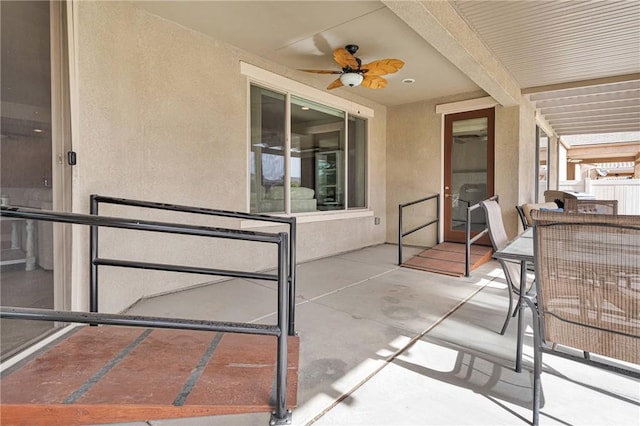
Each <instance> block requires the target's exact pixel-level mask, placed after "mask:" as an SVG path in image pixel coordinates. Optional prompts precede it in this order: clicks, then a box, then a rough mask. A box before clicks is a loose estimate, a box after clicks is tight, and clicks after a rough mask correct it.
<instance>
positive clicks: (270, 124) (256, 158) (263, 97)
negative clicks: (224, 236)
mask: <svg viewBox="0 0 640 426" xmlns="http://www.w3.org/2000/svg"><path fill="white" fill-rule="evenodd" d="M285 113H286V109H285V96H284V95H283V94H281V93H276V92H273V91H271V90H267V89H263V88H261V87H258V86H251V158H250V167H251V212H252V213H267V212H284V196H285V194H284V181H285V170H284V164H285V162H284V160H285V158H284V155H285V151H284V149H285Z"/></svg>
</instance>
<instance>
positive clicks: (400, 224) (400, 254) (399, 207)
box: [398, 204, 402, 265]
mask: <svg viewBox="0 0 640 426" xmlns="http://www.w3.org/2000/svg"><path fill="white" fill-rule="evenodd" d="M398 265H402V204H400V205H399V206H398Z"/></svg>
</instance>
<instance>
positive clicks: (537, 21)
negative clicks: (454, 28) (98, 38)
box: [136, 0, 640, 135]
mask: <svg viewBox="0 0 640 426" xmlns="http://www.w3.org/2000/svg"><path fill="white" fill-rule="evenodd" d="M386 3H387V4H389V3H390V2H388V1H387V2H386ZM391 3H393V2H391ZM402 3H404V4H409V3H413V5H414V6H415V7H418V8H423V7H425V4H427V3H428V2H423V1H419V0H413V1H409V2H402ZM136 4H137V5H138V6H139V7H141V8H143V9H145V10H147V11H149V12H151V13H154V14H156V15H159V16H161V17H164V18H166V19H168V20H172V21H175V22H177V23H179V24H181V25H183V26H186V27H189V28H192V29H194V30H196V31H199V32H202V33H204V34H207V35H209V36H211V37H214V38H216V39H219V40H222V41H225V42H228V43H230V44H232V45H235V46H237V47H239V48H241V49H244V50H247V51H249V52H252V53H254V54H256V55H259V56H262V57H264V58H266V59H268V60H271V61H273V62H276V63H279V64H282V65H285V66H287V67H290V68H293V69H298V68H330V69H332V68H336V65H335V64H334V62H333V60H332V56H331V52H332V50H333V49H335V48H336V47H341V46H344V45H346V44H350V43H354V44H358V45H359V46H360V50H359V52H358V56H359V57H360V58H361V59H362V60H363V61H364V62H367V61H370V60H373V59H380V58H387V57H393V58H400V59H403V60H404V61H405V62H406V65H405V67H404V68H403V69H402V70H400V71H399V72H398V73H397V74H393V75H390V76H389V85H388V86H387V88H385V89H382V90H369V89H366V88H364V87H357V88H340V89H336V91H335V92H336V94H339V93H340V91H344V90H353V91H355V92H356V93H357V94H358V95H360V96H362V97H365V98H368V99H371V100H373V101H375V102H378V103H381V104H383V105H389V106H391V105H401V104H407V103H411V102H417V101H421V100H427V99H435V98H440V97H444V96H449V95H454V94H460V93H469V92H475V91H479V90H481V89H483V88H484V89H486V90H487V91H489V89H487V88H486V87H483V85H482V83H477V82H474V81H473V80H472V78H471V77H469V76H467V75H465V74H464V73H463V72H462V71H460V70H459V69H458V68H457V67H456V66H454V65H453V63H452V62H455V58H454V57H453V56H450V57H449V59H447V52H445V51H441V52H439V51H438V50H436V49H435V48H434V47H432V45H431V44H429V43H428V42H427V41H426V40H425V38H423V37H422V36H420V35H419V34H418V33H417V32H416V31H415V30H414V28H412V27H411V26H410V25H408V24H407V23H406V22H405V21H406V19H405V20H403V19H401V18H399V17H398V16H397V15H396V14H395V13H394V12H392V11H391V10H390V9H389V8H387V5H385V4H384V3H382V2H379V1H335V2H333V1H236V2H234V1H143V2H136ZM398 4H400V3H398ZM450 4H452V5H453V6H454V8H455V10H456V11H457V13H458V14H459V15H460V16H461V17H462V18H463V19H464V21H466V22H467V24H468V25H469V27H470V28H471V29H472V31H474V32H475V33H476V35H477V38H478V39H479V40H480V41H482V43H483V44H484V45H485V46H486V47H487V49H488V50H489V51H490V52H491V53H492V54H493V55H494V56H495V58H496V59H497V60H498V62H499V63H500V64H501V65H502V66H503V67H504V68H505V69H506V70H507V71H508V73H509V74H510V75H511V76H512V77H513V79H514V81H515V82H517V83H518V85H519V86H520V88H521V89H522V93H523V94H525V95H526V96H528V97H529V98H530V100H531V102H532V103H534V105H535V106H536V108H537V109H538V111H539V113H540V114H541V115H542V116H543V117H544V118H545V119H546V120H547V121H548V122H549V124H550V125H551V127H552V128H553V129H554V130H555V131H556V133H558V134H560V135H570V134H593V133H603V132H618V131H640V2H638V1H613V0H609V1H582V0H573V1H555V0H554V1H534V2H525V1H516V2H504V1H485V0H475V1H452V2H450ZM399 7H403V6H399ZM392 9H393V8H392ZM317 78H318V79H319V80H321V81H323V83H326V84H327V85H328V84H329V83H330V82H331V76H326V75H322V76H318V77H317ZM404 78H414V79H416V82H415V83H414V84H412V85H406V84H403V83H402V82H401V81H402V79H404Z"/></svg>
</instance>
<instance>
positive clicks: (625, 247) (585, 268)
mask: <svg viewBox="0 0 640 426" xmlns="http://www.w3.org/2000/svg"><path fill="white" fill-rule="evenodd" d="M532 217H533V219H534V228H535V231H534V241H535V244H534V247H535V256H536V257H535V259H536V261H535V264H536V285H537V286H538V288H537V290H538V291H537V294H538V310H539V312H540V315H541V316H542V321H543V327H542V329H543V330H544V336H543V337H544V339H545V340H548V341H551V342H554V343H559V344H563V345H567V346H570V347H573V348H576V349H579V350H583V351H588V352H593V353H597V354H601V355H605V356H608V357H611V358H615V359H619V360H624V361H629V362H633V363H640V317H639V315H640V216H617V215H586V214H575V213H557V212H551V211H534V212H533V213H532Z"/></svg>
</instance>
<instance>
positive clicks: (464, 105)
mask: <svg viewBox="0 0 640 426" xmlns="http://www.w3.org/2000/svg"><path fill="white" fill-rule="evenodd" d="M496 105H498V101H496V100H495V99H493V98H492V97H491V96H485V97H484V98H477V99H469V100H466V101H459V102H450V103H446V104H438V105H436V114H444V115H447V114H457V113H459V112H467V111H477V110H479V109H487V108H493V107H494V106H496Z"/></svg>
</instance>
